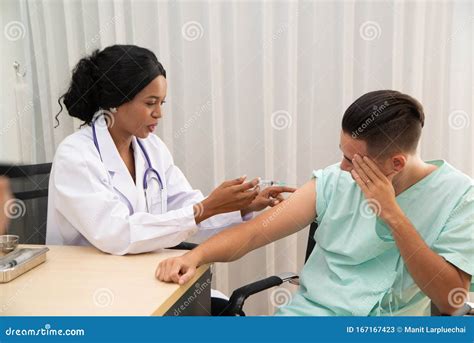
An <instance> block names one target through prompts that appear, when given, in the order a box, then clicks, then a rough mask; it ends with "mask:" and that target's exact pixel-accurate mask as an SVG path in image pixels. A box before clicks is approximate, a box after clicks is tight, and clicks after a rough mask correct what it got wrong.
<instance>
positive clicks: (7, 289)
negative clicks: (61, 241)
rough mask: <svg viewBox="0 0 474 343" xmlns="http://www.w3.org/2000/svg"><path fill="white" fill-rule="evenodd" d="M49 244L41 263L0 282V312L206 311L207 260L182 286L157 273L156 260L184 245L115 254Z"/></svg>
mask: <svg viewBox="0 0 474 343" xmlns="http://www.w3.org/2000/svg"><path fill="white" fill-rule="evenodd" d="M21 247H25V248H26V247H37V246H32V245H23V246H21ZM48 248H49V249H50V251H48V253H47V255H46V256H47V257H46V262H45V263H43V264H41V265H39V266H37V267H36V268H34V269H32V270H30V271H29V272H27V273H26V274H23V275H21V276H20V277H18V278H16V279H14V280H12V281H10V282H8V283H5V284H0V316H149V315H171V316H172V315H210V290H211V272H210V269H209V265H206V266H201V267H200V268H199V269H198V270H197V273H196V275H195V276H194V278H193V279H192V280H190V281H189V282H188V283H187V284H186V285H183V286H178V285H176V284H168V283H163V282H160V281H158V280H157V279H156V278H155V275H154V274H155V273H154V272H155V269H156V267H157V265H158V263H159V262H160V261H161V260H163V259H166V258H169V257H173V256H179V255H182V254H183V253H184V251H182V250H163V251H161V252H158V253H148V254H140V255H127V256H113V255H109V254H105V253H103V252H101V251H99V250H97V249H95V248H93V247H73V246H48Z"/></svg>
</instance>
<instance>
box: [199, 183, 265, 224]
mask: <svg viewBox="0 0 474 343" xmlns="http://www.w3.org/2000/svg"><path fill="white" fill-rule="evenodd" d="M244 181H245V176H242V177H239V178H238V179H234V180H229V181H225V182H223V183H222V184H221V185H220V186H219V187H217V188H216V189H214V190H213V191H212V192H211V194H209V196H208V197H207V198H206V199H204V200H203V201H202V202H200V203H199V204H196V205H194V218H195V220H196V224H199V223H200V222H201V221H203V220H205V219H207V218H209V217H212V216H214V215H216V214H220V213H227V212H234V211H240V210H241V209H243V208H246V207H248V206H249V205H250V204H251V203H252V201H254V199H255V198H256V197H257V195H258V192H259V188H258V187H255V186H257V184H258V178H255V179H253V180H252V181H249V182H244Z"/></svg>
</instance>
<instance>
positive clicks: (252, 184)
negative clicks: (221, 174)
mask: <svg viewBox="0 0 474 343" xmlns="http://www.w3.org/2000/svg"><path fill="white" fill-rule="evenodd" d="M256 185H258V178H255V179H253V180H252V181H249V182H245V183H243V184H241V185H237V186H234V187H235V190H236V191H247V190H249V189H252V188H254V187H255V186H256Z"/></svg>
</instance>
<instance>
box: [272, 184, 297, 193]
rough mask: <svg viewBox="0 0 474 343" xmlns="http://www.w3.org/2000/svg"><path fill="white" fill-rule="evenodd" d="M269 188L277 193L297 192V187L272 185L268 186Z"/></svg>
mask: <svg viewBox="0 0 474 343" xmlns="http://www.w3.org/2000/svg"><path fill="white" fill-rule="evenodd" d="M267 189H269V190H270V193H271V194H276V193H294V192H296V188H294V187H287V186H271V187H268V188H267Z"/></svg>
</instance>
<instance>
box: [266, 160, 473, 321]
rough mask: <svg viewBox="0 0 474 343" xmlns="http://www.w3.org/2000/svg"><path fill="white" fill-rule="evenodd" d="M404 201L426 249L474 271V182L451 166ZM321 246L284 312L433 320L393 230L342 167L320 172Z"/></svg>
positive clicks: (399, 198)
mask: <svg viewBox="0 0 474 343" xmlns="http://www.w3.org/2000/svg"><path fill="white" fill-rule="evenodd" d="M427 163H431V164H434V165H436V166H438V168H437V169H436V170H435V171H433V172H432V173H431V174H429V175H428V176H426V177H425V178H423V179H422V180H420V181H419V182H418V183H416V184H414V185H413V186H411V187H410V188H408V189H407V190H405V191H404V192H402V193H401V194H399V195H398V196H397V197H396V200H397V203H398V204H399V206H400V207H401V209H402V210H403V212H404V213H405V215H406V216H407V217H408V218H409V219H410V221H411V223H412V224H413V225H414V227H415V228H416V229H417V231H418V232H419V234H420V235H421V236H422V238H423V240H424V241H425V242H426V244H427V245H428V246H429V247H430V248H431V249H432V250H433V251H435V252H436V253H438V254H439V255H441V256H442V257H443V258H445V259H446V260H447V261H449V262H450V263H452V264H453V265H455V266H457V267H458V268H460V269H461V270H463V271H465V272H466V273H468V274H470V275H473V273H474V181H473V179H471V178H470V177H468V176H467V175H465V174H463V173H461V172H460V171H458V170H457V169H455V168H454V167H453V166H451V165H450V164H448V163H447V162H445V161H429V162H427ZM313 174H314V177H316V190H317V200H316V212H317V219H316V220H317V222H318V224H319V225H318V229H317V231H316V234H315V239H316V242H317V243H316V247H315V248H314V250H313V252H312V254H311V256H310V257H309V259H308V261H307V262H306V264H305V266H304V268H303V270H302V272H301V279H300V284H301V285H300V287H299V289H298V291H297V292H296V293H295V295H294V296H293V299H292V300H291V302H290V303H289V304H288V305H286V306H284V307H281V308H279V309H278V311H277V312H276V313H275V314H276V315H288V316H297V315H310V316H326V315H327V316H332V315H337V316H345V315H348V316H350V315H355V316H368V315H369V316H371V315H429V314H430V306H429V305H430V300H429V298H428V297H427V296H426V295H425V294H424V293H423V292H422V291H421V290H420V288H419V287H418V286H417V285H416V284H415V282H414V281H413V279H412V277H411V276H410V274H409V273H408V271H407V269H406V267H405V264H404V262H403V259H402V257H401V255H400V253H399V251H398V249H397V246H396V244H395V242H394V240H393V237H392V235H391V232H390V230H389V228H388V227H387V226H386V225H385V223H384V222H383V221H382V220H380V219H379V218H378V217H377V216H376V215H375V213H374V212H373V211H372V210H371V209H370V207H371V206H369V203H368V202H367V200H366V199H365V197H364V195H363V193H362V191H361V189H360V187H359V186H358V185H357V184H356V183H355V181H354V180H353V179H352V177H351V176H350V174H349V173H348V172H344V171H342V170H341V169H340V167H339V164H335V165H332V166H330V167H328V168H325V169H322V170H317V171H315V172H314V173H313Z"/></svg>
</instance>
